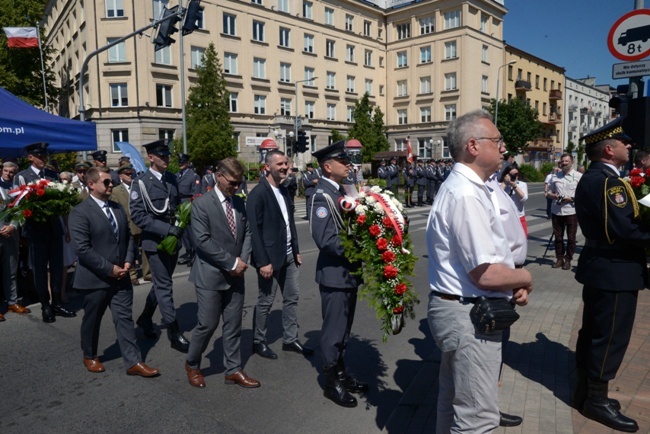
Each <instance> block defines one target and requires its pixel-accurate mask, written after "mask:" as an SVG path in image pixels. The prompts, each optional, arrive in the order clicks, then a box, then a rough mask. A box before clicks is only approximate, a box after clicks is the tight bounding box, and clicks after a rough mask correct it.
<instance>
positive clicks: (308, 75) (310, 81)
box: [305, 67, 315, 86]
mask: <svg viewBox="0 0 650 434" xmlns="http://www.w3.org/2000/svg"><path fill="white" fill-rule="evenodd" d="M314 71H315V69H314V68H308V67H305V80H307V81H305V86H314V85H315V84H314Z"/></svg>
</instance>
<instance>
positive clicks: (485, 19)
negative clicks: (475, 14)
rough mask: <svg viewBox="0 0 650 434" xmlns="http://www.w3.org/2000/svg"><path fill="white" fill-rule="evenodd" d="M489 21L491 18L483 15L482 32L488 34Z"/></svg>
mask: <svg viewBox="0 0 650 434" xmlns="http://www.w3.org/2000/svg"><path fill="white" fill-rule="evenodd" d="M489 19H490V17H489V16H488V15H485V14H481V27H480V30H481V32H483V33H487V26H488V20H489Z"/></svg>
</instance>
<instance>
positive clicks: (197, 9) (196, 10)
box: [183, 0, 201, 35]
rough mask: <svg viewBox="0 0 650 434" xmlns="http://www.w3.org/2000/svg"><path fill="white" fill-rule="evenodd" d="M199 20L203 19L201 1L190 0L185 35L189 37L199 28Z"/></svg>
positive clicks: (184, 29) (184, 27) (184, 23)
mask: <svg viewBox="0 0 650 434" xmlns="http://www.w3.org/2000/svg"><path fill="white" fill-rule="evenodd" d="M199 18H201V0H190V4H189V5H188V6H187V10H186V11H185V21H183V35H189V34H190V33H192V32H193V31H194V30H196V29H197V28H198V25H197V24H198V20H199Z"/></svg>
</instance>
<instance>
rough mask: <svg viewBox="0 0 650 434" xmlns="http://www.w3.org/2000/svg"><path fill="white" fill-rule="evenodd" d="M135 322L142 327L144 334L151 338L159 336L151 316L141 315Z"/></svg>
mask: <svg viewBox="0 0 650 434" xmlns="http://www.w3.org/2000/svg"><path fill="white" fill-rule="evenodd" d="M135 323H136V324H137V325H138V327H140V328H141V329H142V331H143V332H144V335H145V336H146V337H148V338H149V339H156V338H157V337H158V334H157V333H156V330H154V328H153V321H151V318H145V317H143V316H140V317H139V318H138V320H137V321H136V322H135Z"/></svg>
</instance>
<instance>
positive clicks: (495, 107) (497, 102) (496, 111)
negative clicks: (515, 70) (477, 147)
mask: <svg viewBox="0 0 650 434" xmlns="http://www.w3.org/2000/svg"><path fill="white" fill-rule="evenodd" d="M515 63H517V61H516V60H511V61H510V62H508V63H504V64H503V65H501V66H499V69H497V97H496V100H495V103H494V125H495V126H496V127H497V128H499V126H498V125H497V121H498V119H499V80H500V79H501V68H503V67H504V66H508V65H514V64H515Z"/></svg>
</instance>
